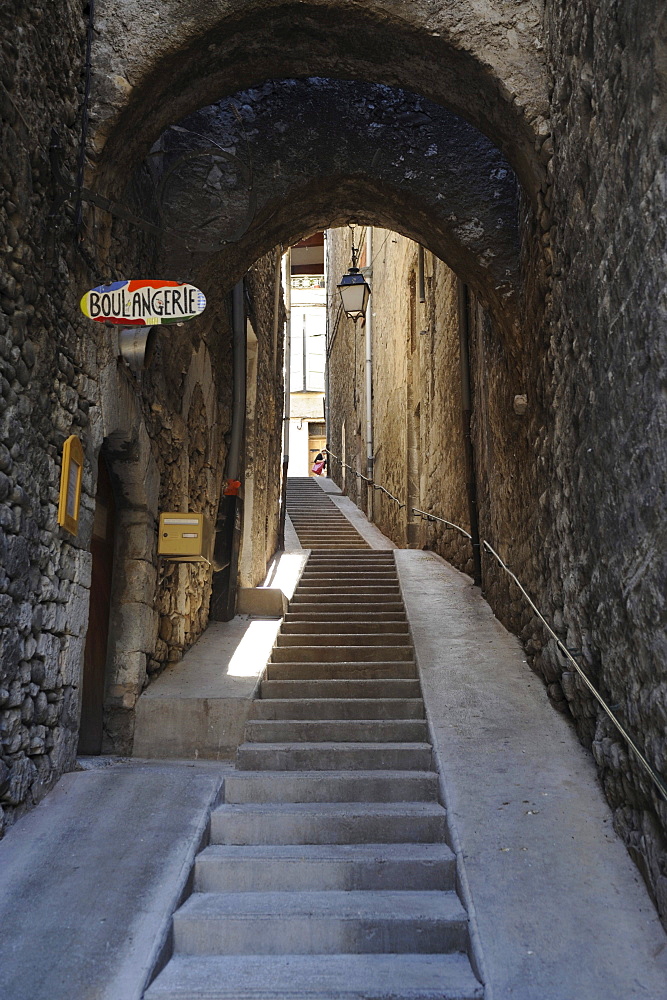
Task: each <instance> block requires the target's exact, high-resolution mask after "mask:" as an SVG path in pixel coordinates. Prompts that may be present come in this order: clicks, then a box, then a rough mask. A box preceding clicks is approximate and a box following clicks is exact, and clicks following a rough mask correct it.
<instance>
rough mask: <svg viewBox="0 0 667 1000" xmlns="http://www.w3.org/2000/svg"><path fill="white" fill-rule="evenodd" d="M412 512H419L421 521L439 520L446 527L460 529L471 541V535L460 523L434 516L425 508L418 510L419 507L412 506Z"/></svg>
mask: <svg viewBox="0 0 667 1000" xmlns="http://www.w3.org/2000/svg"><path fill="white" fill-rule="evenodd" d="M412 513H413V514H420V515H421V518H422V521H440V523H441V524H446V525H447V527H448V528H455V529H456V531H460V532H461V534H462V535H465V537H466V538H468V539H470V541H472V535H471V534H470V532H469V531H466V529H465V528H462V527H461V525H460V524H454V522H453V521H447V520H446V519H445V518H444V517H436V516H435V514H431V513H429V511H427V510H420V509H419V507H413V508H412Z"/></svg>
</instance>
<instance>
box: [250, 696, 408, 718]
mask: <svg viewBox="0 0 667 1000" xmlns="http://www.w3.org/2000/svg"><path fill="white" fill-rule="evenodd" d="M423 718H424V702H423V701H422V699H421V698H256V699H255V701H253V703H252V706H251V708H250V719H264V720H267V721H268V720H277V719H291V720H294V719H299V720H301V719H320V720H322V719H423Z"/></svg>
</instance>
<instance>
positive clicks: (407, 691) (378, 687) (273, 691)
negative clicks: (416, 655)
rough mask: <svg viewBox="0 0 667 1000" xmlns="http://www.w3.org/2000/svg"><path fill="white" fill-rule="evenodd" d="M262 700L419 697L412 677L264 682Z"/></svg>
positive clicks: (418, 687)
mask: <svg viewBox="0 0 667 1000" xmlns="http://www.w3.org/2000/svg"><path fill="white" fill-rule="evenodd" d="M260 694H261V698H262V699H264V698H267V699H273V698H285V699H297V698H342V697H349V698H420V697H421V688H420V685H419V681H418V680H416V679H415V678H407V679H406V678H395V679H386V678H383V679H382V680H374V679H367V678H361V679H356V680H348V679H347V678H345V679H329V680H263V681H262V682H261V685H260Z"/></svg>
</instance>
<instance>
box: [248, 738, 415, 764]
mask: <svg viewBox="0 0 667 1000" xmlns="http://www.w3.org/2000/svg"><path fill="white" fill-rule="evenodd" d="M432 760H433V758H432V752H431V745H430V743H241V745H240V746H239V748H238V750H237V751H236V766H237V768H238V769H239V770H240V771H342V770H345V771H430V770H431V767H432Z"/></svg>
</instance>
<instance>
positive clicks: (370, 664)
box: [265, 660, 417, 681]
mask: <svg viewBox="0 0 667 1000" xmlns="http://www.w3.org/2000/svg"><path fill="white" fill-rule="evenodd" d="M265 676H266V679H267V680H271V681H277V680H285V681H303V680H314V681H317V680H321V681H327V680H348V679H349V680H357V679H361V678H367V679H368V680H379V679H381V678H384V677H386V678H394V677H416V676H417V667H416V665H415V663H414V660H412V661H409V660H364V661H358V660H354V661H350V660H338V661H336V660H320V661H319V662H317V663H316V662H315V661H314V660H307V661H304V662H295V661H291V662H280V663H277V662H271V663H269V664H268V665H267V667H266V674H265Z"/></svg>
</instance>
